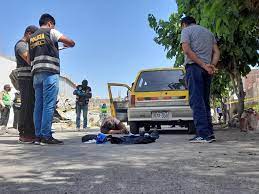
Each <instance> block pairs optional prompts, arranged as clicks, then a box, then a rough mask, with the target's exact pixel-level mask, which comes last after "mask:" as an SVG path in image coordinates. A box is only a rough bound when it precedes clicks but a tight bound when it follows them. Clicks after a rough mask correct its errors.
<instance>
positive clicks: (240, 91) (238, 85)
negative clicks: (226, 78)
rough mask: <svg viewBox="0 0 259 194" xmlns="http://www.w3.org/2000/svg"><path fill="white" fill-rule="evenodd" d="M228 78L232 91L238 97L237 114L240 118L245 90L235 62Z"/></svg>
mask: <svg viewBox="0 0 259 194" xmlns="http://www.w3.org/2000/svg"><path fill="white" fill-rule="evenodd" d="M230 78H231V80H232V83H233V86H234V92H235V94H236V96H237V99H238V110H237V111H238V116H239V118H241V115H242V113H243V112H244V108H245V92H244V87H243V81H242V77H241V74H240V72H239V71H238V70H237V64H234V71H233V72H231V73H230Z"/></svg>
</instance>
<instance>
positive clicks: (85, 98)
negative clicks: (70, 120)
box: [73, 80, 92, 130]
mask: <svg viewBox="0 0 259 194" xmlns="http://www.w3.org/2000/svg"><path fill="white" fill-rule="evenodd" d="M73 94H74V95H76V128H77V130H80V117H81V111H83V120H84V121H83V129H84V130H85V129H86V128H87V113H88V103H89V100H90V98H92V90H91V87H89V86H88V81H87V80H83V81H82V85H78V86H77V87H76V90H75V91H74V92H73Z"/></svg>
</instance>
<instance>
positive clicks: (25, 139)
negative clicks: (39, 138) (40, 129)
mask: <svg viewBox="0 0 259 194" xmlns="http://www.w3.org/2000/svg"><path fill="white" fill-rule="evenodd" d="M34 141H35V138H31V137H25V136H20V137H19V139H18V142H19V143H22V144H33V143H34Z"/></svg>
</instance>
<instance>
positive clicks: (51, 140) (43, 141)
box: [40, 137, 64, 145]
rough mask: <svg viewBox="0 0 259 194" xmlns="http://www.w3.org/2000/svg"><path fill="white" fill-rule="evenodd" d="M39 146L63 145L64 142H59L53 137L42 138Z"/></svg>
mask: <svg viewBox="0 0 259 194" xmlns="http://www.w3.org/2000/svg"><path fill="white" fill-rule="evenodd" d="M40 144H41V145H52V144H53V145H63V144H64V142H63V141H60V140H58V139H55V138H54V137H50V138H48V139H46V138H42V139H41V142H40Z"/></svg>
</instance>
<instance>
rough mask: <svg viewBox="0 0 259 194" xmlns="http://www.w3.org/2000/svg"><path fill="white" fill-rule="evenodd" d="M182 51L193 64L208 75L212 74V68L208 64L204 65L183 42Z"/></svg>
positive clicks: (187, 44)
mask: <svg viewBox="0 0 259 194" xmlns="http://www.w3.org/2000/svg"><path fill="white" fill-rule="evenodd" d="M182 49H183V52H184V54H186V55H187V57H188V58H189V59H191V60H192V61H193V62H195V63H197V64H198V65H199V66H200V67H202V68H203V69H205V70H206V71H207V72H208V73H209V74H213V70H214V66H213V67H212V65H210V64H206V63H204V62H203V61H202V60H201V59H200V58H199V57H198V56H197V55H196V54H195V53H194V52H193V51H192V49H191V47H190V45H189V43H187V42H183V43H182Z"/></svg>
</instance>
